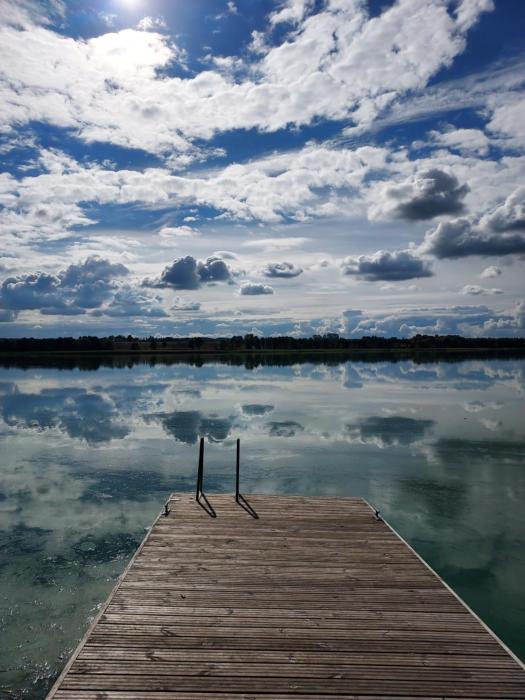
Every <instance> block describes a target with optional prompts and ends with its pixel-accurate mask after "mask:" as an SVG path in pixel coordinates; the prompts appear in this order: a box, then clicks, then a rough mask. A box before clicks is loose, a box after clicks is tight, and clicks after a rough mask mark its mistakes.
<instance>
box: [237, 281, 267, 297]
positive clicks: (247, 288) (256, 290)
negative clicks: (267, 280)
mask: <svg viewBox="0 0 525 700" xmlns="http://www.w3.org/2000/svg"><path fill="white" fill-rule="evenodd" d="M239 292H240V294H242V295H243V296H244V295H248V296H258V295H260V294H273V288H272V287H270V286H268V285H267V284H259V283H257V282H244V283H243V284H241V286H240V287H239Z"/></svg>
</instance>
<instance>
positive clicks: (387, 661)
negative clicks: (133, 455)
mask: <svg viewBox="0 0 525 700" xmlns="http://www.w3.org/2000/svg"><path fill="white" fill-rule="evenodd" d="M246 500H247V501H248V502H249V504H250V505H251V507H252V508H253V509H254V510H255V511H256V513H257V515H258V518H257V519H255V518H254V517H252V516H251V515H250V514H249V513H248V512H247V510H245V509H244V508H242V507H241V506H240V505H238V504H236V502H235V499H234V497H232V496H226V495H220V496H216V495H213V496H209V501H210V503H211V505H212V507H213V509H214V511H215V513H216V517H210V515H208V514H207V512H206V511H205V510H204V509H203V508H202V507H201V506H199V505H198V503H196V501H195V497H194V496H191V495H190V494H179V495H173V496H172V497H171V499H170V502H169V508H170V512H169V514H168V515H167V516H164V515H160V516H159V517H158V519H157V520H156V522H155V524H154V525H153V527H152V528H151V530H150V531H149V533H148V535H147V537H146V539H145V540H144V542H143V543H142V545H141V546H140V548H139V550H138V551H137V553H136V554H135V556H134V557H133V559H132V561H131V563H130V565H129V566H128V567H127V569H126V571H125V572H124V574H123V575H122V577H121V578H120V579H119V582H118V584H117V586H116V587H115V589H114V591H113V593H112V594H111V596H110V598H109V600H108V601H107V603H106V604H105V606H104V607H103V609H102V610H101V612H100V614H99V615H98V617H97V619H96V620H95V622H94V623H93V625H92V627H91V629H90V630H89V631H88V633H87V634H86V636H85V637H84V639H83V640H82V642H81V643H80V645H79V647H78V648H77V650H76V652H75V653H74V655H73V657H72V659H71V660H70V662H69V663H68V664H67V666H66V668H65V669H64V671H63V673H62V675H61V676H60V677H59V679H58V680H57V682H56V684H55V686H54V687H53V689H52V690H51V692H50V694H49V696H48V698H49V699H51V698H53V700H204V699H208V700H209V699H210V698H223V699H224V698H236V699H237V700H248V699H250V700H251V699H252V698H253V699H256V698H266V699H268V698H274V699H275V700H280V699H282V700H284V698H290V697H293V698H303V699H305V698H310V699H311V700H314V698H324V697H331V698H332V699H333V700H342V699H343V698H345V699H347V700H350V699H353V700H358V699H362V700H379V699H380V698H389V699H390V700H395V699H396V698H397V700H401V698H403V699H409V698H418V699H419V700H445V699H446V698H462V699H463V700H474V699H475V698H484V699H485V700H488V699H492V700H502V699H503V698H516V699H517V698H520V699H521V700H523V699H524V698H525V671H524V668H523V665H522V664H521V663H520V662H519V661H518V660H517V659H516V658H515V657H514V656H513V655H512V654H511V652H510V651H509V650H508V649H507V648H506V647H505V646H504V645H503V644H502V643H501V642H500V641H499V640H498V639H497V637H496V636H495V635H494V634H493V633H492V632H491V631H490V630H489V629H488V628H487V627H486V626H484V625H483V623H481V622H480V620H479V619H478V618H477V617H476V616H475V615H474V613H473V612H472V611H471V610H469V609H468V608H467V607H466V606H465V605H464V603H462V602H461V601H460V600H459V598H458V597H457V596H456V595H455V594H454V593H453V592H452V591H451V590H450V589H449V588H448V587H447V586H446V584H445V583H444V582H443V581H442V580H441V579H440V578H439V577H438V576H437V575H436V574H435V573H434V572H433V571H432V570H431V569H430V568H429V567H428V566H427V565H426V564H425V563H424V562H423V561H422V560H421V559H420V558H419V557H418V555H417V554H416V553H415V552H414V551H413V550H412V549H411V548H410V547H409V545H408V544H407V543H406V542H404V540H402V539H401V538H400V537H399V535H397V534H396V533H395V532H394V531H393V530H392V529H391V528H390V527H389V526H388V525H387V524H386V523H384V522H383V521H381V520H377V519H375V518H374V511H373V510H372V509H371V508H370V506H369V505H368V504H367V503H366V502H365V501H363V500H362V499H357V498H328V497H312V498H310V497H299V496H290V497H286V496H247V497H246Z"/></svg>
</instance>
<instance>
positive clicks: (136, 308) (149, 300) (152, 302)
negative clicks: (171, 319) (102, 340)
mask: <svg viewBox="0 0 525 700" xmlns="http://www.w3.org/2000/svg"><path fill="white" fill-rule="evenodd" d="M94 315H95V316H102V315H104V316H109V317H112V318H127V317H135V318H165V317H167V316H168V314H167V313H166V311H165V310H164V308H163V306H162V299H161V298H160V297H159V296H152V295H149V294H147V293H145V292H144V291H143V290H140V289H135V288H133V287H123V288H121V289H119V290H118V291H117V292H116V293H115V295H114V296H113V299H112V300H111V303H110V304H108V306H106V307H105V308H104V309H98V310H97V311H95V312H94Z"/></svg>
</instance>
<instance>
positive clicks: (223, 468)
mask: <svg viewBox="0 0 525 700" xmlns="http://www.w3.org/2000/svg"><path fill="white" fill-rule="evenodd" d="M266 363H267V364H265V365H264V366H255V367H252V368H251V369H247V368H245V367H243V366H228V365H225V364H220V363H218V362H211V363H205V364H204V365H202V366H200V367H199V366H192V365H189V364H184V363H177V364H173V365H164V364H158V365H156V366H149V365H148V364H141V363H139V364H132V363H130V365H129V367H128V366H126V364H125V363H123V364H124V366H123V367H121V368H114V367H104V366H101V367H99V368H98V369H90V370H86V369H85V368H82V369H79V368H75V364H76V363H75V362H74V361H71V360H69V361H68V363H67V364H68V369H60V368H59V366H60V362H58V361H55V363H54V364H55V367H53V368H44V367H33V368H31V367H30V368H27V369H22V368H19V367H16V366H14V367H10V368H4V369H0V441H1V448H2V461H1V463H0V695H1V694H2V693H4V694H5V695H6V697H24V698H26V697H27V698H43V697H45V694H46V691H47V690H48V688H49V686H50V684H51V682H52V680H53V678H54V677H55V675H56V674H57V673H58V671H59V670H60V668H61V666H62V665H63V664H64V661H65V659H66V658H67V656H68V654H69V653H70V652H71V650H72V649H73V648H74V647H75V646H76V644H77V641H78V640H79V638H80V637H81V636H82V634H83V632H84V630H85V628H86V626H87V625H88V623H89V620H90V618H91V617H92V616H93V615H94V614H95V613H96V611H97V606H98V605H99V604H100V603H101V602H102V601H103V600H104V598H105V597H106V595H107V594H108V592H109V591H110V590H111V588H112V586H113V584H114V581H115V578H116V577H117V576H118V574H119V573H120V572H121V571H122V569H123V568H124V566H125V564H126V562H127V560H128V559H129V557H130V556H131V554H132V553H133V551H134V550H135V548H136V546H137V544H138V542H139V541H140V540H141V539H142V537H143V535H144V530H145V528H146V527H147V526H148V525H149V524H150V523H151V521H152V520H153V518H154V517H155V515H156V514H157V513H158V512H159V510H160V508H161V506H162V503H163V499H164V498H165V497H166V495H167V494H168V493H170V492H171V491H175V490H192V489H193V488H194V484H195V465H196V457H197V440H198V437H199V436H200V435H204V436H205V437H206V440H207V447H206V475H205V478H206V482H205V487H206V490H207V492H208V493H213V491H232V489H233V487H234V443H235V439H236V438H237V437H240V438H241V446H242V486H243V490H244V492H245V493H249V492H266V493H287V494H310V495H315V494H329V495H347V496H364V497H366V498H367V499H368V500H369V501H371V502H372V503H373V504H374V505H376V506H377V507H380V508H381V511H382V513H383V514H384V516H385V517H386V518H387V519H388V520H389V521H390V522H391V523H392V525H394V526H395V527H396V528H397V529H398V530H399V531H400V533H401V534H402V535H403V536H404V537H405V538H406V539H408V541H409V542H410V543H411V544H413V545H414V547H415V548H416V550H417V551H418V552H419V553H420V554H421V555H422V556H423V557H424V558H425V559H426V560H427V561H429V563H430V564H431V565H432V566H433V567H434V568H435V569H437V571H438V572H439V573H440V574H441V575H442V576H443V578H444V579H445V580H446V581H447V582H448V583H449V584H450V585H451V586H452V587H453V588H454V589H455V590H456V591H457V592H458V593H459V594H460V595H461V596H462V597H463V598H464V599H465V600H466V601H467V602H468V603H469V605H471V607H473V608H474V610H476V612H478V614H480V616H481V617H482V618H483V619H484V620H485V621H486V622H487V623H488V624H489V625H490V626H491V627H493V629H494V630H495V631H496V632H497V633H498V634H499V635H500V636H501V637H502V638H503V640H504V641H505V642H506V643H507V644H508V645H509V646H510V647H511V648H512V649H513V650H514V651H515V652H516V653H517V654H518V655H520V656H522V657H525V635H524V632H523V630H524V629H525V600H524V597H523V581H524V580H525V547H524V544H525V508H524V507H523V503H524V495H525V421H524V420H523V418H524V410H523V409H524V403H523V398H524V397H523V392H524V389H525V362H524V361H521V360H486V361H485V360H483V361H481V360H469V361H462V362H429V363H423V364H415V363H413V362H411V361H409V360H401V361H395V362H389V361H377V362H365V361H363V362H345V361H340V362H339V361H337V362H333V363H331V364H325V363H322V362H319V363H301V362H300V361H298V362H297V363H294V361H293V360H292V359H291V358H288V360H287V361H285V363H284V364H282V365H273V366H272V364H271V360H269V359H268V358H267V359H266ZM84 364H85V363H84ZM96 364H97V363H88V365H87V366H92V367H95V366H96ZM109 364H111V363H109ZM253 364H256V363H253Z"/></svg>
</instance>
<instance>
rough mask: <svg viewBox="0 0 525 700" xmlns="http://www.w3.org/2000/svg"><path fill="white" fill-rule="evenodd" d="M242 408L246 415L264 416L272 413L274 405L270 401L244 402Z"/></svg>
mask: <svg viewBox="0 0 525 700" xmlns="http://www.w3.org/2000/svg"><path fill="white" fill-rule="evenodd" d="M241 409H242V412H243V413H244V414H245V415H246V416H264V415H266V414H267V413H271V412H272V411H273V409H274V406H273V405H272V404H269V403H247V404H243V406H242V407H241Z"/></svg>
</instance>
